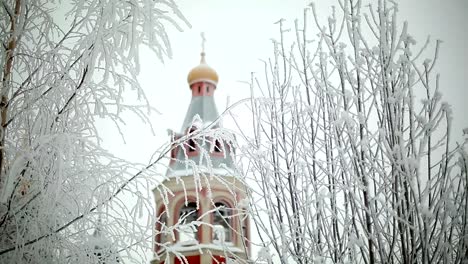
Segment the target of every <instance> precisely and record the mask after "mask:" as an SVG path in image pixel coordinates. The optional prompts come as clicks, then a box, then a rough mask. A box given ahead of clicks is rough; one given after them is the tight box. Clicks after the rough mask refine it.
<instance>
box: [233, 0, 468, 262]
mask: <svg viewBox="0 0 468 264" xmlns="http://www.w3.org/2000/svg"><path fill="white" fill-rule="evenodd" d="M337 3H338V5H337V7H333V8H332V13H331V15H330V16H329V17H328V19H327V20H326V21H325V23H322V22H321V19H320V18H319V16H318V14H317V13H316V9H315V6H314V5H313V4H311V5H310V7H308V8H307V9H306V10H305V11H304V19H303V21H302V22H299V21H296V23H295V27H294V29H295V30H293V32H289V33H288V31H289V30H286V29H285V28H286V26H285V23H284V21H283V20H280V21H279V22H278V24H279V28H280V37H281V39H280V40H279V41H274V43H273V44H274V56H273V57H272V58H271V59H270V60H268V61H266V62H265V81H261V80H259V79H257V78H256V77H255V76H253V78H252V82H251V85H252V91H253V92H254V93H256V94H254V95H258V94H259V93H261V96H253V97H252V100H251V103H250V108H251V113H252V124H253V135H254V136H253V137H249V136H245V137H246V139H247V140H246V142H248V144H247V146H246V147H244V148H243V149H242V154H243V155H244V157H243V161H242V162H243V164H244V169H245V173H246V175H247V177H248V178H249V179H250V182H251V183H252V184H251V186H252V188H251V198H252V202H251V211H252V214H253V216H252V217H253V219H254V223H253V225H255V226H256V229H257V230H258V236H259V238H260V241H261V246H262V247H263V248H262V249H261V250H260V254H258V261H265V262H268V263H273V262H274V263H278V262H281V263H465V262H466V261H467V260H468V259H467V258H468V257H467V256H468V242H467V239H466V238H467V236H468V230H467V229H468V217H467V214H468V211H467V209H468V208H467V207H468V196H467V188H468V186H467V181H468V176H467V171H468V169H467V168H468V153H467V146H466V134H468V131H465V132H464V133H465V139H464V141H463V142H455V141H454V140H453V139H452V137H453V134H452V133H451V132H452V131H451V127H452V124H451V122H452V113H451V108H450V105H449V104H448V103H446V102H443V100H442V96H441V91H440V90H441V89H442V88H441V87H442V86H443V85H444V84H443V83H442V82H439V76H438V74H436V73H435V72H434V71H435V67H434V65H435V62H436V60H437V56H438V51H439V44H440V42H439V41H437V42H436V43H435V44H433V46H434V47H435V48H434V52H433V53H432V52H431V53H432V54H431V55H430V56H431V59H424V57H426V56H429V55H428V54H429V52H430V51H429V50H428V47H429V45H428V44H429V43H430V42H429V40H428V41H427V43H425V44H423V45H422V46H420V47H419V48H417V47H418V46H417V45H416V42H415V40H414V39H413V38H412V37H411V35H410V30H409V26H408V24H407V23H406V22H405V23H400V22H399V21H398V16H397V14H398V6H397V5H396V3H395V2H394V1H386V0H379V1H377V2H375V3H372V4H369V5H367V4H363V3H362V1H360V0H343V1H337ZM311 36H313V37H311ZM291 37H292V39H293V40H294V41H288V39H289V38H291ZM291 43H292V44H291ZM290 44H291V45H290ZM453 132H455V133H457V134H456V135H457V136H458V135H459V133H460V131H453ZM247 181H249V180H247ZM254 183H256V184H255V185H253V184H254Z"/></svg>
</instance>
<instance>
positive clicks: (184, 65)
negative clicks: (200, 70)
mask: <svg viewBox="0 0 468 264" xmlns="http://www.w3.org/2000/svg"><path fill="white" fill-rule="evenodd" d="M176 2H177V3H178V4H179V7H180V9H181V11H182V12H183V14H184V15H185V16H186V18H187V19H188V21H189V22H190V24H191V28H189V27H187V26H185V27H184V29H185V31H184V32H178V31H176V30H174V29H171V28H170V29H169V35H170V40H171V43H172V50H173V58H172V59H171V60H167V61H165V63H164V64H163V63H161V62H160V61H158V60H157V59H156V57H155V56H152V55H151V54H149V53H147V52H144V51H143V52H142V57H143V58H142V64H141V66H142V67H141V68H142V72H141V74H140V80H141V82H142V86H143V88H144V89H145V91H146V93H147V95H148V97H149V100H150V102H151V104H152V105H153V106H154V107H155V108H156V109H158V111H160V112H161V114H159V115H152V116H151V119H152V120H153V123H154V129H155V135H154V136H153V135H152V134H151V133H150V132H149V130H148V129H146V128H145V127H142V126H141V125H139V122H138V121H135V122H131V121H130V122H129V123H128V124H129V125H128V126H127V127H126V128H125V131H126V135H127V137H126V144H123V143H122V140H120V139H119V137H118V134H117V133H106V134H105V136H106V137H108V138H107V140H105V142H106V145H108V147H109V148H110V149H111V150H112V151H115V152H117V153H116V154H117V155H118V156H123V157H125V158H129V159H131V160H133V161H139V162H146V161H147V160H148V159H149V155H150V154H151V153H152V151H154V149H155V148H156V147H157V146H159V145H161V144H162V143H163V142H164V141H166V140H167V139H168V137H167V133H166V129H168V128H170V129H174V130H177V131H178V130H180V126H181V125H182V122H183V118H184V116H185V113H186V111H187V107H188V104H189V102H190V96H191V94H190V91H189V88H188V86H187V81H186V78H187V74H188V72H189V71H190V69H192V68H193V67H194V66H196V65H197V64H198V63H199V60H200V51H201V38H200V32H202V31H203V32H205V35H206V39H207V43H206V53H207V57H206V59H207V62H208V64H209V65H211V66H212V67H213V68H215V69H216V71H217V72H218V74H219V78H220V80H219V84H218V89H217V91H216V93H215V98H216V101H217V105H218V110H220V111H222V110H223V109H224V108H225V106H226V98H227V97H228V96H229V98H230V102H231V103H233V102H235V101H237V100H240V99H242V98H246V97H248V96H249V87H248V85H246V84H245V83H242V81H248V80H249V79H250V72H256V74H258V75H260V76H261V71H262V63H261V61H260V59H266V58H268V57H271V56H272V44H271V38H278V36H279V35H278V31H279V29H278V25H275V24H274V22H276V21H278V20H279V19H280V18H285V19H286V21H285V23H286V24H285V25H286V26H287V27H289V28H291V29H293V27H294V19H296V18H299V19H302V17H303V8H304V7H305V6H307V4H308V3H309V1H302V0H294V1H282V0H255V1H252V0H238V1H227V0H197V1H193V0H179V1H176ZM317 2H318V4H317V6H318V8H319V15H320V16H323V17H326V16H327V15H328V14H330V5H331V3H333V2H334V1H317ZM467 13H468V1H466V0H447V1H442V0H411V1H401V3H400V13H399V14H400V22H401V23H403V21H404V20H407V21H408V23H409V31H410V33H411V34H412V35H413V36H414V38H415V39H416V40H417V43H418V45H422V44H423V43H424V42H425V40H426V37H427V36H428V35H431V39H432V40H433V43H434V40H435V39H442V40H443V43H442V46H441V52H440V58H439V63H438V67H437V71H438V72H440V74H441V92H442V93H443V95H444V100H446V101H449V102H450V103H451V104H452V106H453V110H454V120H455V122H454V129H453V136H454V137H455V138H457V139H461V138H462V137H461V129H462V128H464V127H468V118H467V117H466V115H467V109H468V108H467V102H466V101H467V99H468V89H467V87H466V83H468V66H467V63H468V30H467V27H468V16H466V14H467ZM432 47H433V46H432ZM430 48H431V47H430ZM226 125H228V123H227V124H226ZM110 129H111V128H110Z"/></svg>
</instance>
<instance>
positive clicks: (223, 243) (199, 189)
mask: <svg viewBox="0 0 468 264" xmlns="http://www.w3.org/2000/svg"><path fill="white" fill-rule="evenodd" d="M202 37H203V35H202ZM202 47H203V48H202V52H201V60H200V64H199V65H197V66H196V67H194V68H193V69H192V70H191V71H190V72H189V74H188V77H187V82H188V86H189V88H190V91H191V93H192V99H191V101H190V104H189V107H188V110H187V114H186V116H185V120H184V122H183V124H182V128H181V130H180V131H179V132H178V133H174V132H171V141H172V148H171V151H170V156H171V158H170V163H169V166H168V170H167V173H166V178H165V179H164V181H162V183H161V184H160V185H159V186H157V187H156V188H155V189H154V190H153V194H154V197H155V204H156V218H157V219H156V224H155V225H156V226H155V236H154V241H155V243H154V258H153V260H152V261H151V264H160V263H165V264H179V263H191V264H192V263H203V264H207V263H247V260H248V257H249V256H248V255H249V252H250V242H249V241H250V237H249V220H248V215H247V214H246V212H245V207H243V206H244V205H245V204H246V203H245V202H244V201H245V198H246V187H245V185H244V184H243V182H242V181H241V180H239V177H238V175H237V174H236V170H235V166H234V160H233V156H234V155H233V154H234V151H235V149H234V145H233V141H234V140H235V138H234V136H233V135H230V134H228V133H226V132H225V131H222V130H220V128H221V124H220V122H219V114H218V110H217V108H216V104H215V101H214V97H213V96H214V93H215V91H216V89H217V85H218V74H217V73H216V71H215V70H214V69H213V68H211V67H210V66H208V64H207V63H206V58H205V56H206V55H205V51H204V38H203V45H202ZM163 188H165V189H166V190H167V191H163ZM164 194H167V195H164Z"/></svg>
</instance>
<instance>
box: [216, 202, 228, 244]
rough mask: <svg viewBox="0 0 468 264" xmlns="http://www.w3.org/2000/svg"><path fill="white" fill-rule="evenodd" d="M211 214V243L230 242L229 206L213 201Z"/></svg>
mask: <svg viewBox="0 0 468 264" xmlns="http://www.w3.org/2000/svg"><path fill="white" fill-rule="evenodd" d="M213 214H214V215H213V243H224V242H232V235H231V226H232V225H231V218H230V215H231V214H230V208H228V207H227V206H226V205H225V204H224V203H215V209H214V212H213Z"/></svg>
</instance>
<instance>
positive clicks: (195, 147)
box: [188, 128, 197, 152]
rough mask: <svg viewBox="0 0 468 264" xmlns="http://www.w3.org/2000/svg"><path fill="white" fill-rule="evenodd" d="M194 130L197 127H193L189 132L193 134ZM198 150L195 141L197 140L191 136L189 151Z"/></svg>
mask: <svg viewBox="0 0 468 264" xmlns="http://www.w3.org/2000/svg"><path fill="white" fill-rule="evenodd" d="M193 131H195V129H193V128H192V129H190V132H189V133H190V134H191V133H192V132H193ZM196 150H197V145H196V143H195V140H194V139H193V138H190V139H189V140H188V151H189V152H195V151H196Z"/></svg>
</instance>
